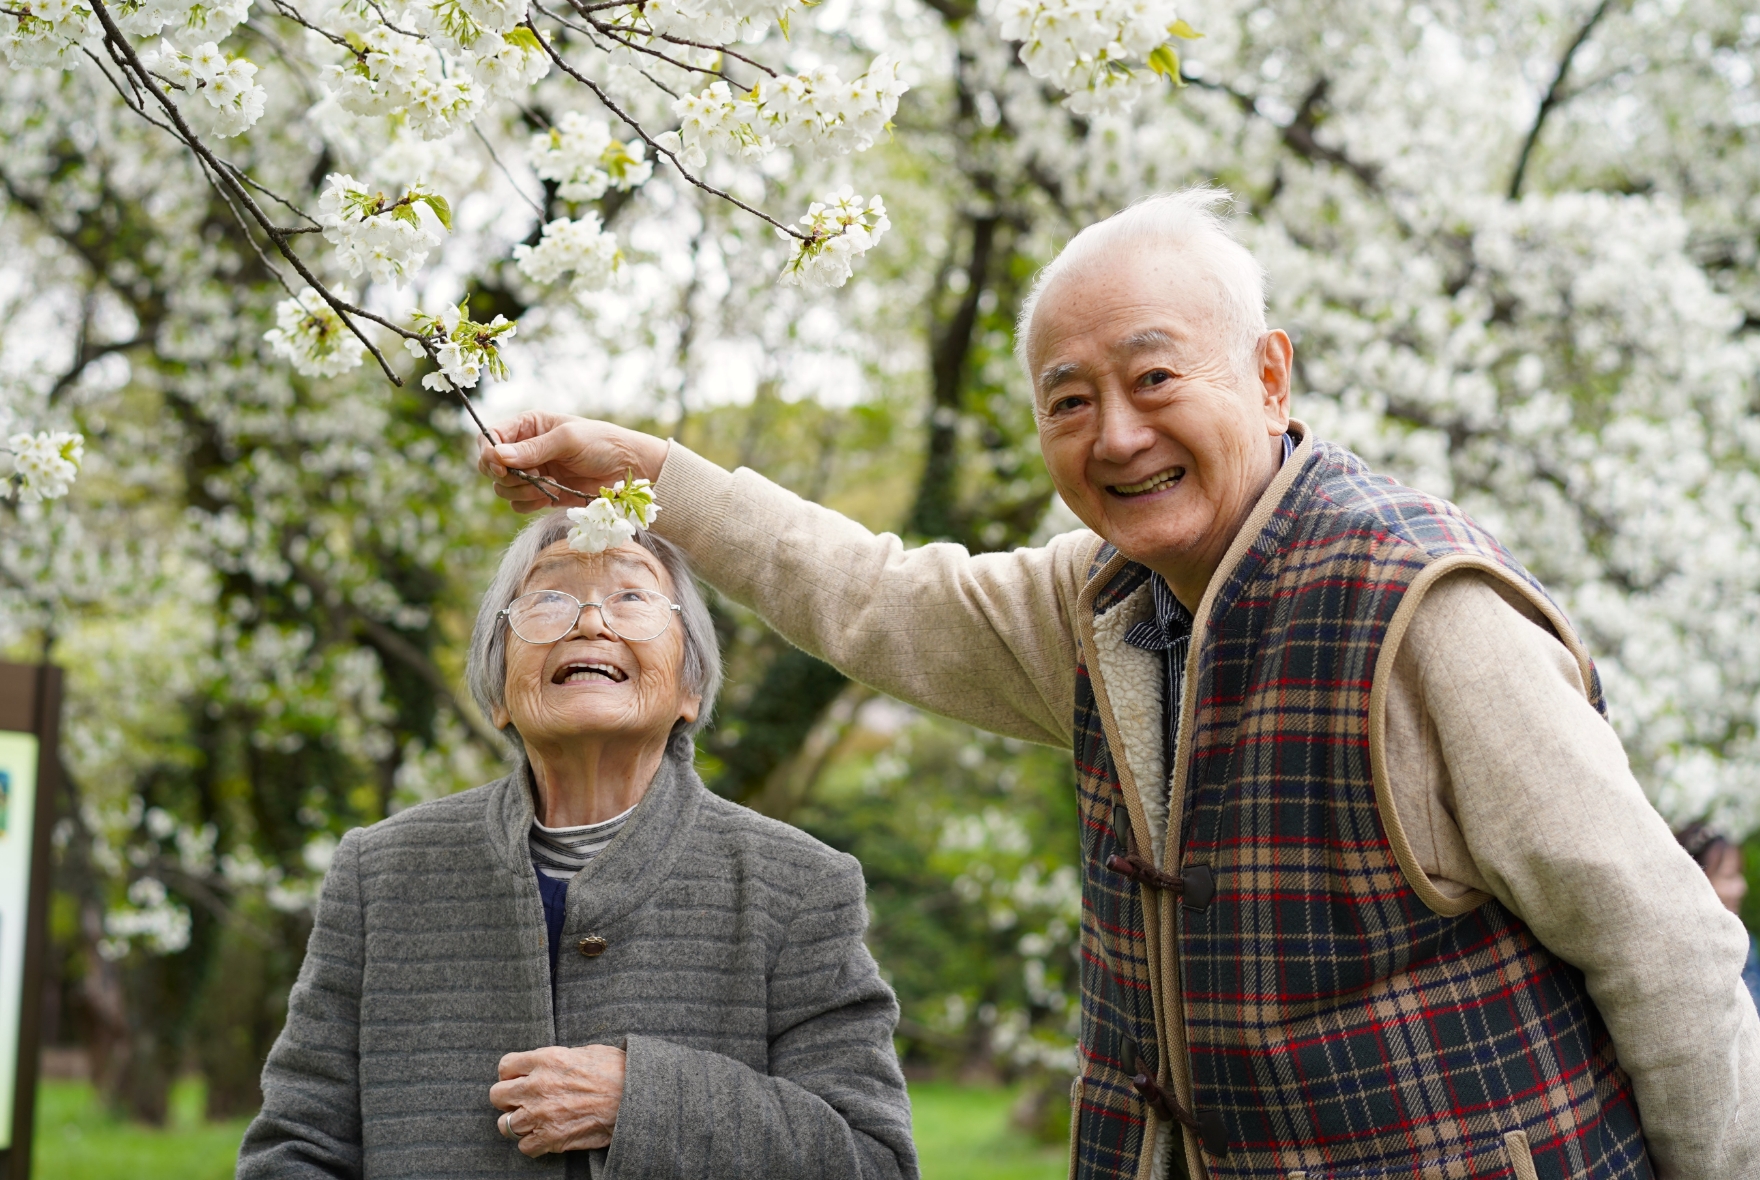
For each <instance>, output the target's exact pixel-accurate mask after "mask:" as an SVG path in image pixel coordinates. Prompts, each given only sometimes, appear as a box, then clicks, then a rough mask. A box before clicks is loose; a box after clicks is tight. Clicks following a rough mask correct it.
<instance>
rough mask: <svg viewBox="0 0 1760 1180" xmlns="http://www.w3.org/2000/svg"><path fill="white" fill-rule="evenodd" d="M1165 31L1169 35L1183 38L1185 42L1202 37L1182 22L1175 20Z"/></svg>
mask: <svg viewBox="0 0 1760 1180" xmlns="http://www.w3.org/2000/svg"><path fill="white" fill-rule="evenodd" d="M1167 31H1168V33H1169V34H1170V35H1172V36H1175V37H1183V38H1185V39H1186V40H1187V41H1196V40H1197V39H1198V38H1199V37H1202V36H1203V35H1204V34H1202V33H1200V32H1198V30H1196V29H1194V28H1192V26H1191V25H1188V24H1187V23H1186V22H1185V21H1183V20H1176V21H1174V22H1173V23H1172V24H1171V25H1168V26H1167Z"/></svg>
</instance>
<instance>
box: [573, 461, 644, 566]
mask: <svg viewBox="0 0 1760 1180" xmlns="http://www.w3.org/2000/svg"><path fill="white" fill-rule="evenodd" d="M659 512H660V505H659V503H658V502H656V500H655V498H654V490H653V485H652V484H651V483H650V482H649V481H648V480H645V479H637V480H622V479H620V480H618V481H617V482H616V483H614V484H612V485H611V486H610V487H608V488H600V489H599V495H598V496H597V497H596V498H595V499H594V500H593V501H592V503H590V504H588V505H587V506H586V507H585V508H570V509H569V510H568V519H569V521H570V522H571V526H570V528H569V530H568V545H569V548H571V549H575V550H578V551H579V552H581V553H602V552H604V551H605V550H607V549H610V548H612V547H614V546H617V545H621V544H623V543H624V542H625V541H630V540H634V539H635V535H636V534H637V533H638V532H641V531H643V530H645V529H647V528H648V527H649V526H650V525H652V524H653V523H654V518H655V516H657V515H658V514H659Z"/></svg>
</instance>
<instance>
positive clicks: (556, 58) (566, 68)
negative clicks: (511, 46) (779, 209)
mask: <svg viewBox="0 0 1760 1180" xmlns="http://www.w3.org/2000/svg"><path fill="white" fill-rule="evenodd" d="M532 7H534V8H536V9H538V11H540V12H543V13H544V15H546V16H550V17H552V19H554V14H553V13H551V12H549V11H548V10H547V9H545V8H544V6H543V5H542V4H539V3H537V0H533V4H532ZM520 25H521V27H522V28H526V29H530V30H531V31H532V35H533V36H534V37H537V38H538V44H539V45H542V46H543V47H544V52H545V53H547V54H549V55H550V60H551V61H553V62H555V63H556V65H557V68H558V69H560V70H561V71H562V72H563V73H565V74H567V75H568V76H569V77H571V78H573V79H574V80H575V81H577V82H579V83H580V84H581V85H583V86H585V87H586V88H587V89H588V90H591V91H592V92H593V95H594V97H596V98H597V99H598V100H599V101H600V102H601V103H602V104H604V106H605V109H606V110H608V111H610V112H611V113H612V114H614V115H616V116H617V117H618V118H619V119H621V120H622V121H623V122H624V123H626V124H628V126H629V127H630V128H631V129H632V130H633V131H634V132H635V133H636V134H637V135H639V136H641V137H642V142H643V143H645V144H647V145H648V146H649V147H650V148H652V149H654V152H655V153H656V154H658V155H662V156H665V157H666V158H667V159H668V160H670V161H671V162H672V166H673V167H674V168H675V169H677V170H678V174H679V175H680V176H682V177H684V178H685V179H686V180H687V181H689V182H690V183H691V184H693V185H695V186H696V187H698V188H700V189H702V190H703V191H704V192H706V193H708V194H709V195H710V196H712V197H720V198H721V199H722V200H723V201H726V202H727V203H728V204H729V205H733V206H734V207H736V208H738V209H742V210H744V211H745V212H747V213H750V214H751V215H752V216H753V217H756V218H758V219H759V220H760V221H763V222H765V223H767V224H769V225H772V226H775V227H776V228H777V229H779V230H781V231H782V232H783V233H785V234H787V235H788V236H789V237H791V238H797V239H799V240H800V241H803V242H807V241H811V240H812V239H811V238H809V237H808V236H807V235H806V234H804V233H802V232H801V231H800V230H798V229H795V228H793V227H792V226H787V225H784V224H783V223H782V222H780V221H778V220H776V219H775V218H774V217H772V216H770V215H769V214H768V213H766V212H764V211H763V210H762V209H754V208H753V207H752V206H750V205H748V204H746V203H745V202H744V201H742V200H740V199H739V198H738V197H736V196H734V195H733V194H732V193H729V192H724V191H722V190H721V189H718V188H716V187H715V186H714V185H712V184H710V183H709V182H708V181H706V180H702V179H700V178H698V177H697V176H696V175H694V174H693V173H692V172H691V170H690V169H688V168H686V167H685V166H684V164H683V163H682V162H680V160H679V158H678V155H677V153H675V152H673V151H670V150H669V149H667V148H666V147H665V146H663V145H662V144H661V143H660V142H659V141H658V140H656V139H655V138H654V137H653V136H652V135H649V134H648V131H647V128H645V127H643V126H642V125H641V124H640V123H639V122H637V121H636V119H635V117H634V116H633V115H631V114H629V113H628V112H627V111H625V110H624V109H623V108H622V107H620V106H618V105H617V102H616V101H615V100H614V99H613V98H612V97H611V96H610V95H609V94H607V93H605V90H604V88H603V87H602V86H600V85H599V84H598V83H597V82H595V81H593V80H592V79H591V78H589V77H587V76H586V75H585V74H583V73H581V72H580V71H579V70H577V69H575V68H574V67H573V66H571V65H569V64H568V62H566V61H564V60H563V58H562V55H561V54H559V53H557V52H556V47H555V46H553V45H551V44H550V42H549V41H547V40H546V39H545V38H544V37H543V36H542V35H541V34H540V33H539V32H538V29H537V26H536V25H534V24H533V23H532V18H531V17H529V16H528V17H527V18H526V19H525V20H523V21H521V22H520Z"/></svg>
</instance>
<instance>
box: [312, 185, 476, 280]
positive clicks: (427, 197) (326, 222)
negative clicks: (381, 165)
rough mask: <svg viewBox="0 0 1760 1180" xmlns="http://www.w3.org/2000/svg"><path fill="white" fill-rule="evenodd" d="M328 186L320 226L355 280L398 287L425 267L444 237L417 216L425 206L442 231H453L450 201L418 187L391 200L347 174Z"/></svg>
mask: <svg viewBox="0 0 1760 1180" xmlns="http://www.w3.org/2000/svg"><path fill="white" fill-rule="evenodd" d="M325 183H326V184H327V185H328V187H327V188H326V189H325V190H324V195H323V196H322V197H320V198H319V199H318V224H320V225H322V226H323V227H324V237H325V238H326V239H327V240H328V241H329V242H330V243H331V244H332V245H334V246H335V247H336V255H337V258H338V259H339V260H340V261H341V262H342V265H343V266H344V267H346V268H347V269H348V273H349V274H351V275H358V274H360V273H362V272H363V271H366V272H370V273H371V274H372V276H373V278H375V279H377V280H379V281H380V282H389V283H391V284H392V285H393V286H397V285H400V284H401V283H402V281H403V280H404V279H405V278H407V277H408V276H409V274H410V272H411V271H414V270H415V269H417V268H418V267H420V266H421V265H422V263H424V262H426V261H427V260H428V251H429V250H430V249H432V248H433V247H434V245H435V244H436V243H438V242H439V241H440V235H439V234H437V233H435V232H434V230H433V227H431V226H429V225H428V224H427V223H426V222H425V221H424V220H423V219H422V217H421V215H420V213H418V212H417V209H418V207H420V206H426V207H427V209H428V212H429V213H431V214H432V215H433V217H434V220H435V221H437V222H438V223H439V224H440V225H441V227H442V228H445V229H448V230H450V229H451V228H452V208H451V206H450V205H448V204H447V202H446V199H445V198H444V197H441V196H438V195H437V194H435V193H432V192H430V191H428V190H427V189H426V188H424V187H423V186H421V185H419V184H414V185H411V186H409V187H408V188H406V189H405V190H404V191H403V195H401V196H399V197H390V196H387V195H386V194H385V193H382V192H375V191H373V190H372V189H371V187H370V186H369V185H367V184H365V183H364V182H362V181H359V180H356V179H355V178H354V177H352V176H349V175H347V174H346V173H342V172H332V173H331V174H330V175H329V176H327V177H326V178H325Z"/></svg>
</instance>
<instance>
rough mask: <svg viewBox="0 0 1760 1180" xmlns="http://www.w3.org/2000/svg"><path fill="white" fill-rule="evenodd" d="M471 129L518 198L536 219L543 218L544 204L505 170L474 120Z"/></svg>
mask: <svg viewBox="0 0 1760 1180" xmlns="http://www.w3.org/2000/svg"><path fill="white" fill-rule="evenodd" d="M471 131H472V132H473V133H475V135H476V137H477V138H478V139H480V140H482V142H483V150H484V151H486V152H488V153H489V158H490V159H491V160H494V161H495V167H497V168H499V169H501V175H503V176H505V177H506V178H507V183H508V184H511V185H512V186H513V191H514V192H516V193H518V194H519V199H520V200H522V201H524V202H525V203H526V204H528V205H530V206H531V207H532V211H533V212H535V213H536V214H537V215H538V219H539V220H540V221H542V220H543V218H544V206H542V205H540V204H538V202H536V201H534V200H532V198H530V197H528V196H527V195H526V190H525V189H523V188H521V187H520V186H519V182H518V181H516V180H515V179H514V178H513V173H511V172H509V171H508V170H507V165H506V164H503V163H502V162H501V157H500V156H498V155H496V154H495V145H494V144H492V143H490V142H489V137H488V136H487V135H484V134H483V132H482V129H481V128H479V127H478V126H477V125H476V123H474V122H473V123H472V124H471Z"/></svg>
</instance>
